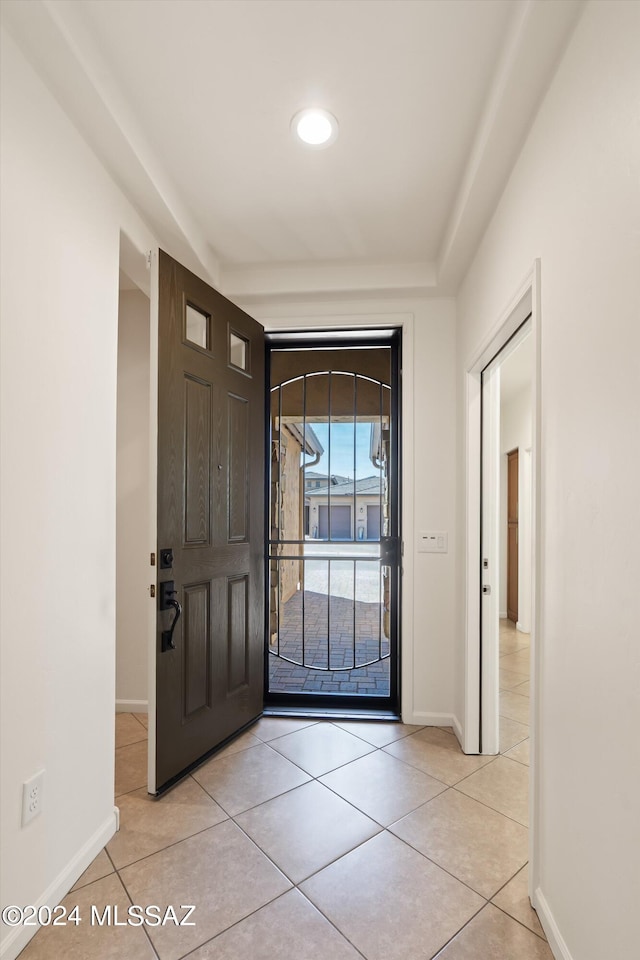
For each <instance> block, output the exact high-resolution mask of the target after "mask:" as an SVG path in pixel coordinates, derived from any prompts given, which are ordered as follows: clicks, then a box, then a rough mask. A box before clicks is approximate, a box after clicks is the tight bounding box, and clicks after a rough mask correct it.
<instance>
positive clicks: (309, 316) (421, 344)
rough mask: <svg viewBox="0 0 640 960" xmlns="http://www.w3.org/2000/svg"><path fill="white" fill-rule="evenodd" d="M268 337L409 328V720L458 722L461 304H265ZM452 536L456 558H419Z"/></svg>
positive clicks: (261, 309) (405, 641)
mask: <svg viewBox="0 0 640 960" xmlns="http://www.w3.org/2000/svg"><path fill="white" fill-rule="evenodd" d="M246 309H247V310H248V311H249V312H250V313H252V315H253V316H255V317H256V318H257V319H258V320H260V321H261V322H262V323H264V324H265V327H266V328H267V329H268V330H275V329H279V328H280V329H282V328H296V329H301V328H303V327H305V326H315V327H318V326H321V327H323V326H329V327H344V328H350V327H351V328H353V327H354V326H358V325H360V324H370V325H378V326H380V325H385V324H391V323H400V324H401V323H403V322H404V323H405V324H406V327H405V331H404V337H403V343H404V346H403V358H402V367H403V394H404V400H403V403H404V410H403V420H404V431H403V473H404V481H403V501H404V509H403V518H404V519H403V523H404V529H403V538H404V541H405V554H404V569H405V575H404V578H403V620H402V633H403V636H402V645H403V666H402V676H403V696H402V712H403V719H404V720H405V722H407V723H423V724H429V723H431V724H444V723H446V724H450V723H452V722H453V723H456V720H455V719H454V714H455V710H454V655H455V644H454V633H453V627H454V622H453V616H452V611H453V609H454V607H455V600H454V576H455V483H456V481H455V423H456V420H455V417H456V397H455V376H454V365H455V304H454V301H453V300H451V299H433V300H427V299H423V300H415V299H402V300H394V299H389V300H381V299H378V300H358V301H348V302H336V303H329V302H327V303H313V304H309V303H297V304H291V303H287V304H269V305H266V304H262V305H261V304H256V303H251V304H250V305H247V306H246ZM425 529H427V530H429V529H436V530H448V531H449V553H448V554H444V555H442V554H439V555H436V554H431V555H429V554H423V553H420V554H419V553H417V551H416V533H417V531H419V530H425Z"/></svg>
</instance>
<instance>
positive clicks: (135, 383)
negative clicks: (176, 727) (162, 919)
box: [114, 235, 151, 802]
mask: <svg viewBox="0 0 640 960" xmlns="http://www.w3.org/2000/svg"><path fill="white" fill-rule="evenodd" d="M148 293H149V280H148V273H147V270H146V264H145V261H144V256H143V255H142V254H140V253H139V252H138V251H136V250H135V249H134V248H133V246H132V244H131V243H130V242H129V241H128V240H127V238H126V236H124V235H121V249H120V275H119V299H118V366H117V418H116V702H115V749H116V754H115V787H114V795H115V798H116V802H117V798H118V797H119V796H121V795H122V794H125V793H129V792H131V791H132V790H136V789H141V788H146V785H147V768H148V742H147V740H148V732H147V725H148V720H147V711H148V700H149V696H148V649H147V638H148V624H149V612H150V611H149V583H150V579H151V577H150V573H149V540H150V538H149V486H150V457H149V449H150V447H149V433H150V425H149V389H150V329H149V317H150V309H151V303H150V299H149V295H148Z"/></svg>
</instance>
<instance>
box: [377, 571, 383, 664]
mask: <svg viewBox="0 0 640 960" xmlns="http://www.w3.org/2000/svg"><path fill="white" fill-rule="evenodd" d="M378 578H379V583H378V607H379V614H380V615H379V617H378V660H381V659H382V619H383V617H384V588H383V586H382V584H383V577H382V562H381V563H380V570H379V572H378Z"/></svg>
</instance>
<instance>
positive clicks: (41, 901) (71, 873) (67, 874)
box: [0, 807, 116, 960]
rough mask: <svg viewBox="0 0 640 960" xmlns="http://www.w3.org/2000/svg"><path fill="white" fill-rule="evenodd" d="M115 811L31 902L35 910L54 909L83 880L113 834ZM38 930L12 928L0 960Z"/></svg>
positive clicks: (7, 959) (1, 948)
mask: <svg viewBox="0 0 640 960" xmlns="http://www.w3.org/2000/svg"><path fill="white" fill-rule="evenodd" d="M115 810H116V808H115V807H114V812H113V813H111V814H110V815H109V816H108V817H107V819H106V820H105V822H104V823H103V824H102V826H101V827H100V828H99V829H98V830H96V832H95V833H94V834H93V836H92V837H90V838H89V839H88V840H87V842H86V843H85V844H84V845H83V846H82V847H81V848H80V850H79V851H78V853H76V855H75V857H73V859H72V860H71V861H70V862H69V863H68V864H67V866H66V867H65V868H64V869H63V870H62V871H61V872H60V873H59V874H58V876H57V877H56V878H55V880H54V881H53V883H51V884H50V885H49V887H47V889H46V890H45V892H44V893H43V894H42V895H41V896H40V897H38V899H37V900H35V901H32V902H33V905H34V906H35V907H36V909H38V907H44V906H49V907H55V906H57V904H59V903H60V901H61V900H63V899H64V897H66V895H67V894H68V893H69V891H70V890H71V887H72V886H73V885H74V883H75V882H76V880H78V878H79V877H81V876H82V874H83V873H84V871H85V870H86V869H87V867H88V866H89V864H91V863H92V862H93V861H94V860H95V858H96V857H97V856H98V854H99V853H100V851H101V850H102V848H103V847H105V846H106V844H107V843H108V842H109V840H111V837H112V836H113V835H114V833H115V832H116V816H115ZM38 930H39V927H13V928H12V930H11V931H10V933H8V934H7V936H6V937H5V939H4V940H3V941H2V944H1V945H0V960H15V958H16V957H17V956H18V954H19V953H21V951H22V950H24V948H25V947H26V945H27V944H28V942H29V940H31V938H32V937H33V936H35V934H36V933H37V932H38Z"/></svg>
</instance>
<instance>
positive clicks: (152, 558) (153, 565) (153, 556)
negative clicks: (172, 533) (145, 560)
mask: <svg viewBox="0 0 640 960" xmlns="http://www.w3.org/2000/svg"><path fill="white" fill-rule="evenodd" d="M155 565H156V555H155V553H152V554H151V566H152V567H155Z"/></svg>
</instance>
